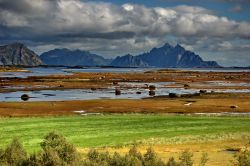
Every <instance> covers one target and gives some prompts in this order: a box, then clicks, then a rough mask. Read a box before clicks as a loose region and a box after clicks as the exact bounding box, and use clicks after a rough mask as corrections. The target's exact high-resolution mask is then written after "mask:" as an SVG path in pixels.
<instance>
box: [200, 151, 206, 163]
mask: <svg viewBox="0 0 250 166" xmlns="http://www.w3.org/2000/svg"><path fill="white" fill-rule="evenodd" d="M207 161H208V155H207V153H202V156H201V160H200V166H205V165H206V163H207Z"/></svg>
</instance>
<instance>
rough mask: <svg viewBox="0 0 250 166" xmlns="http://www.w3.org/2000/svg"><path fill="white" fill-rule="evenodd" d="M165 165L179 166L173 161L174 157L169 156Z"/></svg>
mask: <svg viewBox="0 0 250 166" xmlns="http://www.w3.org/2000/svg"><path fill="white" fill-rule="evenodd" d="M167 166H179V164H178V163H177V162H176V161H175V159H174V157H170V158H169V159H168V162H167Z"/></svg>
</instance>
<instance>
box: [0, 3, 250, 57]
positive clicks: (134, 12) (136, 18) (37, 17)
mask: <svg viewBox="0 0 250 166" xmlns="http://www.w3.org/2000/svg"><path fill="white" fill-rule="evenodd" d="M218 1H219V0H218ZM223 1H226V0H223ZM228 2H230V3H232V2H233V1H230V0H229V1H228ZM238 2H241V3H243V2H245V1H243V0H240V1H238ZM246 2H248V1H246ZM0 9H1V10H0V42H1V43H4V42H6V41H15V40H18V41H19V40H24V41H28V43H32V45H33V46H34V47H35V46H37V48H38V49H39V50H41V51H42V50H43V49H49V48H53V47H57V46H66V47H72V48H77V47H80V48H82V47H83V46H84V48H86V49H88V50H97V51H100V52H101V51H102V50H103V52H104V53H105V54H113V55H114V54H115V55H117V54H123V53H127V52H128V51H130V52H131V53H136V52H142V51H145V50H147V49H150V48H152V47H154V46H159V45H161V44H163V42H164V41H166V39H168V37H169V36H171V37H173V38H174V39H176V41H175V42H180V43H181V44H185V45H186V46H187V47H188V48H190V49H191V48H197V47H196V46H200V47H201V48H204V49H210V48H209V47H207V48H205V47H203V46H204V45H206V44H208V43H215V42H216V43H222V42H223V41H225V40H227V41H229V42H230V41H236V40H241V41H244V42H247V43H249V38H250V23H249V22H243V21H242V22H240V21H235V20H231V19H228V18H226V17H219V16H217V15H215V14H214V13H213V12H212V11H210V10H208V9H205V8H202V7H196V6H185V5H182V6H177V7H171V8H163V7H146V6H143V5H136V4H129V3H128V4H124V5H121V6H120V5H114V4H111V3H104V2H91V1H90V2H85V1H80V0H70V1H69V0H32V1H31V0H18V1H16V0H0ZM192 41H193V42H192ZM235 43H237V42H235ZM224 44H226V43H224ZM195 45H196V46H195ZM224 46H226V45H224ZM84 48H83V49H84Z"/></svg>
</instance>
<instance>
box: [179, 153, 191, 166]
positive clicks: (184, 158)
mask: <svg viewBox="0 0 250 166" xmlns="http://www.w3.org/2000/svg"><path fill="white" fill-rule="evenodd" d="M192 157H193V154H192V153H191V152H189V151H188V150H185V151H184V152H183V153H182V154H181V156H180V157H179V160H180V166H192V165H193V160H192Z"/></svg>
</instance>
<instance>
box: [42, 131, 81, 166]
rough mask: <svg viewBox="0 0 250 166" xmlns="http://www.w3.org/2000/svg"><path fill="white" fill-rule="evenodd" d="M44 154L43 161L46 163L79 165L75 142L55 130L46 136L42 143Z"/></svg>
mask: <svg viewBox="0 0 250 166" xmlns="http://www.w3.org/2000/svg"><path fill="white" fill-rule="evenodd" d="M41 147H42V150H43V151H42V154H41V161H42V163H43V164H45V165H51V164H52V165H58V164H59V165H71V166H74V165H78V164H79V161H80V159H79V155H78V153H77V151H76V148H75V147H74V145H73V144H71V143H69V142H67V141H66V139H65V138H64V137H63V136H62V135H60V134H57V133H55V132H51V133H49V134H48V135H47V136H45V138H44V141H43V142H42V143H41Z"/></svg>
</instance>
